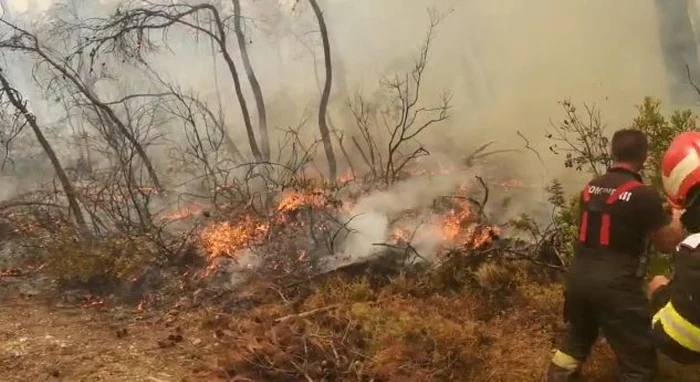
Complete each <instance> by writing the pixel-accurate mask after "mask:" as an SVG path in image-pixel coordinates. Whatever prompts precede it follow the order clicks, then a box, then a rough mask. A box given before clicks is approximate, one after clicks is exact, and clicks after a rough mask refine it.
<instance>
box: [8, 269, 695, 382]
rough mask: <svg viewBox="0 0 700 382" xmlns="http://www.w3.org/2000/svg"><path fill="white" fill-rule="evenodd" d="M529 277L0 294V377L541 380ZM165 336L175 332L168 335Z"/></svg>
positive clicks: (597, 365)
mask: <svg viewBox="0 0 700 382" xmlns="http://www.w3.org/2000/svg"><path fill="white" fill-rule="evenodd" d="M505 275H509V276H510V277H505ZM535 279H537V280H542V277H541V276H540V275H536V276H533V274H532V273H530V272H528V271H527V268H526V267H525V266H523V265H522V264H513V265H510V266H507V267H504V266H502V265H497V264H488V265H482V266H481V267H478V268H476V270H475V271H474V277H473V278H472V279H470V281H469V282H468V283H466V284H465V287H463V288H461V289H459V290H450V289H446V288H444V287H443V286H442V284H441V282H440V281H439V280H437V281H436V275H413V276H405V275H403V276H397V277H394V278H392V279H391V280H390V281H388V282H378V281H377V280H376V279H374V278H372V279H370V278H367V277H363V278H356V279H348V278H345V277H341V276H334V277H331V278H328V279H326V280H322V281H320V282H319V283H318V284H315V285H307V286H305V288H299V289H297V290H296V291H290V290H287V291H282V290H279V289H277V290H275V288H273V285H271V284H270V283H269V282H261V281H253V282H251V283H249V284H247V285H245V286H244V287H243V288H242V290H241V291H240V293H239V294H237V298H239V299H241V300H246V301H249V300H254V301H256V302H257V303H258V305H257V306H256V307H254V308H252V309H248V310H245V308H242V309H241V310H242V312H238V313H230V314H225V313H223V312H222V311H221V309H220V308H216V307H200V308H199V309H197V310H189V311H186V310H171V311H169V312H167V313H156V312H150V313H148V312H147V313H139V314H135V313H134V312H130V311H126V310H123V309H119V308H116V307H113V308H107V307H102V308H99V309H87V310H86V309H76V308H72V309H57V308H56V307H55V305H54V304H52V305H47V304H45V303H44V302H41V301H39V300H33V301H27V300H17V299H9V300H6V301H3V307H2V309H0V380H2V381H8V382H12V381H58V380H62V381H130V382H131V381H137V382H138V381H150V382H153V381H156V382H176V381H178V382H179V381H273V382H274V381H323V380H325V381H370V380H374V381H377V382H379V381H484V382H485V381H490V382H493V381H503V382H505V381H539V380H541V377H542V374H543V372H544V370H545V369H546V367H547V364H548V360H549V357H550V350H551V347H552V344H553V340H554V336H555V333H556V331H557V327H559V326H560V325H561V320H560V315H561V303H562V298H561V296H562V293H561V287H560V286H559V284H558V283H556V282H548V283H542V282H535V281H534V280H535ZM120 328H127V329H128V335H127V336H124V337H120V336H119V335H118V331H119V329H120ZM174 334H175V335H182V337H183V338H182V339H181V340H179V341H175V342H174V343H172V342H171V341H169V340H168V337H171V338H172V336H173V335H174ZM615 369H616V368H615V362H614V356H613V355H612V353H611V351H610V349H609V348H608V347H607V345H605V344H599V345H598V346H597V347H596V349H595V351H594V354H593V356H592V358H591V360H590V362H588V364H587V365H586V376H587V377H588V380H590V381H598V382H603V381H611V380H614V375H615ZM662 370H663V377H662V379H661V381H700V378H699V377H698V376H700V373H698V370H697V368H692V367H690V368H689V367H679V366H678V365H674V364H673V363H671V362H669V361H667V360H664V361H663V362H662ZM56 376H57V377H56Z"/></svg>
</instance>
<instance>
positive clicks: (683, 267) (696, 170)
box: [649, 132, 700, 364]
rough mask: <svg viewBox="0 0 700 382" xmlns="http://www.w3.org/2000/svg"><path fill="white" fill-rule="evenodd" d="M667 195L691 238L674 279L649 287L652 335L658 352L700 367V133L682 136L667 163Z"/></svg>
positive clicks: (678, 258) (680, 248)
mask: <svg viewBox="0 0 700 382" xmlns="http://www.w3.org/2000/svg"><path fill="white" fill-rule="evenodd" d="M662 171H663V180H664V190H665V192H666V195H667V196H668V198H669V200H670V201H671V202H672V203H674V204H675V205H677V206H679V207H681V208H685V212H684V213H683V215H682V216H681V222H682V223H683V227H684V228H685V229H686V231H687V232H688V233H689V236H687V237H686V238H685V239H684V240H683V241H682V242H681V244H680V245H679V246H678V248H677V249H676V252H675V254H674V259H673V265H674V266H673V269H674V273H675V274H674V276H673V281H670V282H669V280H668V279H667V278H666V277H665V276H656V277H654V278H653V279H652V281H651V282H650V283H649V294H650V298H651V305H652V312H654V313H655V314H654V316H653V318H652V335H653V338H654V342H655V344H656V347H657V348H658V349H659V351H661V352H662V353H664V354H666V355H667V356H668V357H670V358H671V359H673V360H675V361H677V362H679V363H683V364H698V363H700V133H697V132H692V133H683V134H681V135H679V136H678V137H676V139H674V140H673V142H672V143H671V146H670V147H669V149H668V151H666V154H665V156H664V158H663V161H662Z"/></svg>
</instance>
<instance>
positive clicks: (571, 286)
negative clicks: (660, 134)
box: [547, 129, 683, 382]
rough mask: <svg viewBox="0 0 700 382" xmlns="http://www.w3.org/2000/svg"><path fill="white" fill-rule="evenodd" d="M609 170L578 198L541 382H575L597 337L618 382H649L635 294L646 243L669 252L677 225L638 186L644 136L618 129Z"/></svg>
mask: <svg viewBox="0 0 700 382" xmlns="http://www.w3.org/2000/svg"><path fill="white" fill-rule="evenodd" d="M611 146H612V147H611V156H612V159H613V162H614V163H613V165H612V166H611V168H610V169H608V171H607V173H605V174H604V175H601V176H598V177H596V178H594V179H593V180H591V181H590V182H589V183H588V184H586V186H585V187H584V189H583V192H582V193H581V199H580V204H581V210H580V215H581V220H580V226H579V237H578V240H579V242H578V243H577V245H576V248H575V253H574V258H573V261H572V264H571V266H570V268H569V272H568V274H567V277H566V283H565V288H566V292H565V302H564V318H565V320H566V321H567V322H568V324H569V325H568V330H567V333H566V337H565V338H564V341H563V342H562V343H561V345H560V346H559V347H558V349H557V350H556V351H555V353H554V356H553V357H552V361H551V364H550V367H549V370H548V373H547V380H548V381H550V382H556V381H576V380H578V378H579V374H580V369H581V366H582V364H583V362H584V361H585V359H586V358H587V357H588V355H589V353H590V350H591V347H592V346H593V344H594V343H595V341H596V339H597V338H598V334H599V333H598V331H599V329H602V331H603V334H604V335H605V338H606V339H607V341H608V343H609V344H610V346H611V347H612V349H613V351H614V352H615V354H616V356H617V360H618V363H619V366H620V373H621V378H620V380H621V381H652V380H653V379H654V377H655V375H656V352H655V349H654V346H653V343H652V338H651V330H650V328H649V322H650V319H651V314H650V310H649V305H648V300H647V298H646V296H645V291H644V289H643V277H644V274H645V272H646V261H645V259H646V256H645V252H646V248H647V238H649V239H651V242H652V244H653V245H654V246H655V247H656V248H657V249H659V250H660V251H662V252H671V251H672V250H673V249H674V248H675V246H676V245H677V244H678V243H679V242H680V241H681V239H682V238H683V236H682V235H683V234H682V228H681V226H680V222H679V221H678V220H677V219H676V220H673V219H671V217H670V216H669V214H668V213H667V211H666V209H665V208H664V203H663V200H662V198H661V197H660V195H659V194H658V193H657V192H656V191H655V190H654V189H653V188H651V187H649V186H646V185H644V184H643V183H642V178H641V177H640V175H639V171H640V170H641V169H642V168H643V166H644V163H645V162H646V159H647V147H648V142H647V137H646V135H644V133H642V132H640V131H638V130H633V129H624V130H619V131H617V132H616V133H615V134H614V135H613V138H612V142H611Z"/></svg>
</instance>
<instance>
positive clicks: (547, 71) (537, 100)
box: [0, 0, 683, 253]
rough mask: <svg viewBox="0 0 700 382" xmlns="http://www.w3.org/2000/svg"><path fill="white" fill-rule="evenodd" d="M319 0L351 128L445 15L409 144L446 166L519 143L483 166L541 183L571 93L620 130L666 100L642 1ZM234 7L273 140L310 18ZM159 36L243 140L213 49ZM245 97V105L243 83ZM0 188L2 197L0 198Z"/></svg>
mask: <svg viewBox="0 0 700 382" xmlns="http://www.w3.org/2000/svg"><path fill="white" fill-rule="evenodd" d="M8 3H10V4H9V7H8V9H9V10H10V15H11V16H12V17H16V18H17V19H18V20H19V19H21V20H24V22H25V23H27V25H30V24H31V25H33V26H35V27H36V28H39V29H40V26H41V23H42V22H43V21H44V20H46V17H47V16H46V14H42V12H66V9H67V8H71V9H72V10H73V11H74V12H76V13H77V16H78V17H79V18H87V17H92V16H99V15H106V14H108V13H110V12H113V11H114V9H115V7H116V5H117V4H118V2H116V1H101V2H97V1H87V2H86V1H80V0H75V1H67V0H66V1H64V2H62V3H59V2H56V1H54V2H50V1H28V0H12V1H9V2H8ZM190 3H192V2H190ZM325 3H326V4H324V16H325V17H326V23H327V25H328V28H329V34H330V42H331V45H332V52H333V57H334V73H335V76H334V77H335V78H334V86H333V93H332V99H331V113H330V114H331V119H332V124H333V126H334V127H335V128H336V129H340V130H343V131H350V130H352V129H353V128H354V121H353V120H352V118H351V116H350V113H349V112H348V109H347V107H346V102H347V100H348V99H350V98H352V97H353V96H354V95H355V94H356V93H358V92H360V93H362V94H364V95H365V96H366V97H368V99H370V100H372V99H375V98H374V97H380V96H381V95H380V94H379V93H378V89H379V80H380V79H382V78H384V77H385V76H389V75H392V74H395V73H403V72H406V71H407V70H410V68H411V65H412V63H413V61H412V60H413V59H414V57H415V53H416V49H417V47H418V45H419V44H420V42H421V41H422V39H423V38H424V35H425V28H426V27H427V25H428V13H427V11H426V10H427V9H428V8H429V7H434V8H436V9H438V10H440V11H441V12H443V13H444V14H449V16H448V17H446V18H445V19H444V21H443V22H442V23H441V25H440V26H439V28H438V32H437V34H436V36H435V40H434V42H433V46H432V48H431V52H430V57H429V66H428V69H427V71H426V77H425V80H424V85H423V86H424V87H423V94H422V99H423V101H424V102H426V103H431V102H437V101H438V100H439V96H440V94H441V92H442V91H444V90H446V89H447V90H450V91H451V92H452V94H453V99H452V108H451V116H450V119H449V120H448V121H446V122H444V123H442V124H440V125H439V126H437V127H436V128H435V129H434V130H431V131H430V132H429V133H428V134H426V135H425V136H422V137H421V141H422V142H423V143H424V144H425V147H426V148H427V149H428V150H429V151H430V152H431V154H432V155H433V157H434V158H438V160H440V161H441V162H449V163H450V164H457V165H460V164H462V160H463V158H464V157H465V156H467V155H468V154H469V153H470V151H471V150H473V149H476V148H477V147H479V146H480V145H481V144H483V143H484V142H488V141H495V142H496V144H495V146H494V147H496V146H497V147H498V148H500V149H514V150H519V152H518V153H510V154H506V155H503V156H501V157H500V158H494V159H493V160H494V161H500V162H499V163H501V164H502V167H503V168H506V167H517V168H518V175H519V176H521V177H523V178H525V179H528V178H529V181H530V182H531V183H535V184H538V185H540V184H541V183H542V180H543V179H544V178H549V177H551V176H556V175H560V170H561V165H560V162H561V160H559V159H557V158H556V157H553V156H552V155H550V154H549V153H548V152H547V144H546V142H545V141H544V138H543V136H544V133H545V130H546V129H547V128H548V126H549V124H550V119H551V118H553V117H554V118H556V116H557V115H558V114H559V112H560V109H559V106H558V104H557V102H558V101H560V100H563V99H567V98H572V99H573V100H574V101H583V102H592V103H597V104H598V105H599V107H600V108H601V110H602V112H603V116H604V119H605V122H606V123H607V124H608V125H609V126H610V127H611V128H618V127H623V126H624V125H626V124H627V123H628V122H629V121H630V118H631V116H632V115H633V114H634V113H635V109H634V106H635V104H636V103H638V102H639V101H640V100H641V99H642V97H643V96H645V95H654V96H658V97H660V98H662V99H668V98H669V97H668V90H667V89H669V81H670V79H669V78H668V76H667V65H666V64H665V61H664V55H663V54H664V52H667V50H664V49H663V46H662V43H663V44H669V43H673V41H674V38H676V39H677V40H681V39H682V38H683V36H677V35H676V34H674V33H671V32H669V31H668V29H663V28H667V27H666V26H664V25H666V24H663V23H660V22H659V14H660V13H659V11H658V9H657V7H656V5H655V3H654V2H652V1H638V0H617V1H614V2H610V1H599V2H590V1H587V0H569V1H555V0H512V1H463V2H457V1H448V0H415V1H410V2H407V1H404V0H383V1H373V0H352V1H350V0H345V1H333V2H330V1H326V2H325ZM61 4H64V5H61ZM217 4H221V7H223V8H224V9H228V7H230V4H229V3H228V2H219V3H217ZM242 5H243V8H244V10H245V13H246V17H247V18H248V19H249V20H251V22H249V23H248V26H247V30H246V33H247V34H248V38H249V40H250V42H251V45H250V47H249V48H250V55H251V60H252V63H253V66H254V67H255V70H256V74H257V76H258V78H259V80H260V83H261V86H262V89H263V90H264V94H265V96H266V100H267V103H268V107H267V108H268V111H269V118H268V120H269V125H270V127H271V131H272V135H273V138H275V139H277V140H279V139H282V137H283V133H281V132H280V131H281V130H283V129H286V128H288V127H291V126H297V125H299V124H300V121H305V120H313V118H310V115H312V113H313V112H314V111H315V109H316V107H317V104H318V99H319V96H320V88H321V83H322V71H323V68H322V67H323V64H322V52H321V48H320V43H319V41H320V40H319V36H318V33H317V26H316V24H315V20H314V18H313V15H312V13H311V12H310V9H309V7H308V6H307V5H306V4H305V3H304V2H296V1H281V0H280V1H277V0H262V1H243V2H242ZM399 10H400V11H399ZM64 18H65V17H64ZM662 27H663V28H662ZM661 32H664V33H661ZM170 33H171V36H170V37H169V39H168V44H169V47H170V48H171V49H170V50H161V51H160V52H159V53H157V54H153V55H150V56H149V62H150V64H151V66H152V68H153V69H154V70H155V71H156V72H157V73H158V75H159V77H160V78H162V79H167V81H171V82H174V83H176V84H177V85H178V86H180V87H182V89H187V90H191V91H193V92H195V93H196V94H198V95H199V96H201V97H202V99H204V100H206V101H207V102H208V103H210V104H211V105H216V104H219V103H220V104H221V105H222V109H223V113H224V116H225V118H226V121H227V122H228V123H230V124H231V126H233V128H234V129H235V131H234V132H233V133H234V134H235V141H236V143H238V144H239V145H241V146H245V138H244V134H243V129H242V127H241V126H242V124H241V123H240V113H239V108H238V107H237V106H236V101H235V97H234V93H233V87H232V85H231V83H230V82H231V79H230V77H228V76H226V75H225V73H226V72H225V65H224V63H223V62H222V60H221V59H220V57H219V55H218V54H217V52H216V49H213V48H212V46H211V45H210V44H209V43H208V42H207V41H206V39H203V38H201V36H195V35H193V34H192V33H191V32H190V31H184V30H173V31H172V32H170ZM660 36H664V37H663V38H664V39H665V41H662V40H661V39H660V38H661V37H660ZM46 37H48V38H50V36H46ZM667 53H668V52H667ZM236 59H239V58H238V57H236ZM22 67H23V66H22V65H16V66H15V67H13V68H12V74H13V75H15V76H20V77H22V78H24V81H22V82H21V88H22V91H23V92H24V94H25V96H26V97H27V98H29V99H30V102H31V104H33V105H36V107H35V109H36V113H37V115H38V116H39V118H40V120H41V121H43V122H44V123H49V122H52V121H56V120H58V119H60V118H61V111H60V110H57V108H52V107H48V106H39V105H42V104H43V103H45V101H43V100H42V99H41V95H40V94H39V91H38V90H36V89H35V87H34V86H33V85H32V83H31V78H30V73H29V72H30V70H29V69H26V70H25V69H22ZM27 68H29V66H27ZM120 78H121V79H122V80H123V81H122V82H120V83H119V84H118V85H117V86H115V85H113V84H112V85H110V86H105V87H103V88H98V89H99V90H100V91H101V92H102V93H104V94H103V98H104V99H117V98H119V96H122V95H123V94H124V93H125V92H127V91H128V92H134V91H148V90H152V89H153V88H154V84H153V76H149V75H148V73H144V71H142V70H136V69H133V68H129V67H124V68H123V71H122V72H120ZM245 91H246V95H247V96H248V97H249V99H252V96H251V94H249V91H248V87H246V89H245ZM667 106H673V105H669V104H668V103H667ZM169 131H170V132H169V136H168V138H170V139H173V140H177V138H178V135H181V133H179V132H178V131H177V129H176V128H170V129H169ZM518 131H520V132H522V133H523V135H524V136H526V137H527V138H528V139H529V143H530V144H531V145H532V147H534V148H535V149H536V150H539V151H540V152H541V154H542V157H543V159H544V163H542V162H540V161H539V160H538V159H537V158H536V157H535V156H534V155H533V154H532V153H531V152H529V151H527V150H524V149H523V146H524V145H525V142H523V141H522V139H521V138H520V137H519V136H518V135H517V132H518ZM53 132H54V134H55V135H56V136H57V137H61V136H64V137H65V135H66V132H62V131H61V129H60V128H55V129H54V130H53ZM301 134H302V137H305V139H309V140H310V138H311V137H312V136H314V135H316V127H315V126H313V124H312V123H307V124H306V125H304V126H303V128H302V131H301ZM65 139H67V138H65ZM273 146H274V143H273ZM69 147H70V145H69V143H66V145H64V147H60V148H59V151H60V152H61V155H63V156H67V157H70V155H71V151H70V150H69V149H68V148H69ZM157 150H159V149H152V151H153V152H152V154H155V153H160V151H157ZM319 157H320V156H319ZM73 159H74V158H73ZM155 159H156V160H155V162H156V164H157V165H158V166H159V167H160V168H166V167H167V166H168V163H169V159H168V158H167V157H166V156H165V154H164V153H163V154H162V155H157V157H156V158H155ZM39 163H42V162H41V161H39ZM43 167H45V166H43ZM565 180H566V179H565ZM426 186H427V187H423V186H421V185H397V186H396V187H395V191H387V192H385V193H380V194H376V195H371V196H369V197H367V199H365V200H363V201H362V202H361V203H360V204H359V205H358V206H357V207H356V209H358V211H355V212H357V213H358V214H359V216H358V217H357V218H356V219H357V222H356V223H353V224H357V225H358V226H363V227H365V228H366V227H374V228H373V229H372V230H370V231H372V235H374V236H376V237H380V236H382V237H383V236H385V235H386V232H385V231H384V228H382V227H383V226H385V223H384V220H385V219H386V216H388V215H389V214H391V213H392V212H394V211H392V210H393V209H402V208H410V207H409V206H412V205H413V204H415V203H418V202H424V201H425V200H429V198H428V199H424V198H427V195H424V194H425V193H426V192H427V193H429V194H430V196H431V197H432V196H434V195H436V194H441V193H442V191H444V190H447V189H450V188H452V187H454V184H453V182H452V181H451V180H449V178H448V179H443V180H435V179H434V180H431V181H430V183H429V184H428V185H426ZM12 188H13V189H17V188H16V187H14V186H13V187H12ZM6 194H8V195H11V194H13V193H12V192H2V193H0V195H2V196H6ZM528 197H531V195H530V196H528ZM385 200H390V201H391V203H389V202H386V201H385ZM376 201H380V202H376ZM397 201H401V202H400V203H397ZM414 202H415V203H414ZM524 204H528V205H532V204H531V203H524ZM372 239H374V237H372ZM366 241H367V242H368V241H372V240H366ZM366 241H365V240H362V242H363V244H361V245H362V246H366V243H365V242H366ZM358 245H360V244H358ZM359 252H362V253H365V252H367V251H359Z"/></svg>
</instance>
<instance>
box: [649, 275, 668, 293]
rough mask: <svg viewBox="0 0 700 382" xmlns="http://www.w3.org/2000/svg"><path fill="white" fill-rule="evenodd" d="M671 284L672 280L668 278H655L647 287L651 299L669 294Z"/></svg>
mask: <svg viewBox="0 0 700 382" xmlns="http://www.w3.org/2000/svg"><path fill="white" fill-rule="evenodd" d="M669 282H670V280H669V279H668V277H666V276H661V275H659V276H654V278H652V279H651V281H649V285H648V286H647V292H648V293H649V297H654V296H656V297H659V296H660V295H662V294H666V293H664V292H667V290H668V284H669Z"/></svg>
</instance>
